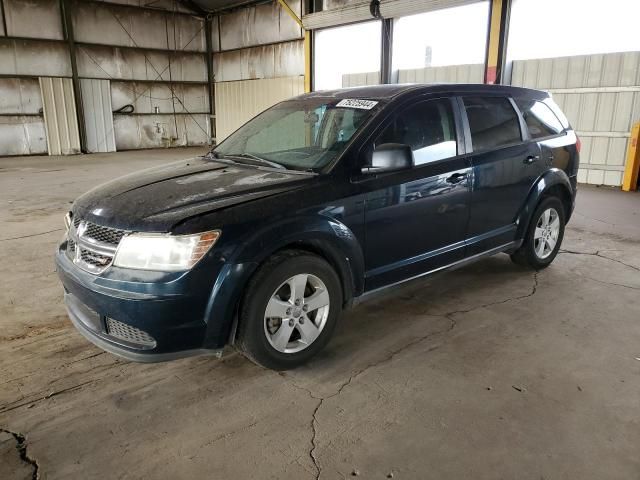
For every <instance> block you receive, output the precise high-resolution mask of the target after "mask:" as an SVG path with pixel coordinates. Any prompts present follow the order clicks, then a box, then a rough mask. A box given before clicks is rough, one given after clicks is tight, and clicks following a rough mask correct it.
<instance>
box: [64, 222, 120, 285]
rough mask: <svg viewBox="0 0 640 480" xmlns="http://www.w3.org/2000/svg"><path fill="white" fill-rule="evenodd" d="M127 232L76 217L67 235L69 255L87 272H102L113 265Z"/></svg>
mask: <svg viewBox="0 0 640 480" xmlns="http://www.w3.org/2000/svg"><path fill="white" fill-rule="evenodd" d="M127 233H128V232H127V231H126V230H119V229H117V228H111V227H104V226H102V225H97V224H95V223H91V222H87V221H83V220H82V219H81V218H74V219H73V222H72V226H71V228H70V229H69V233H68V237H67V257H69V259H70V260H71V261H73V263H75V264H76V265H78V267H80V268H81V269H83V270H85V271H87V272H90V273H94V274H98V273H101V272H103V271H104V270H105V269H106V268H107V267H108V266H109V265H111V262H112V261H113V257H114V256H115V253H116V249H117V248H118V244H119V243H120V240H122V237H124V236H125V235H126V234H127Z"/></svg>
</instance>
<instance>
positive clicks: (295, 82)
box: [215, 76, 304, 143]
mask: <svg viewBox="0 0 640 480" xmlns="http://www.w3.org/2000/svg"><path fill="white" fill-rule="evenodd" d="M215 91H216V94H215V100H216V135H217V139H216V140H217V142H218V143H220V142H221V141H222V140H224V139H225V138H226V137H227V136H229V134H231V133H233V131H235V130H236V129H237V128H238V127H240V126H241V125H242V124H244V123H245V122H246V121H248V120H250V119H251V118H253V117H254V116H256V115H257V114H258V113H260V112H262V111H263V110H265V109H267V108H269V107H270V106H272V105H274V104H276V103H278V102H280V101H282V100H285V99H287V98H290V97H295V96H296V95H300V94H302V93H304V77H302V76H295V77H285V78H270V79H261V80H244V81H237V82H222V83H216V88H215Z"/></svg>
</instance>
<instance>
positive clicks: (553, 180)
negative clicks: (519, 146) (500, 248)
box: [516, 168, 575, 239]
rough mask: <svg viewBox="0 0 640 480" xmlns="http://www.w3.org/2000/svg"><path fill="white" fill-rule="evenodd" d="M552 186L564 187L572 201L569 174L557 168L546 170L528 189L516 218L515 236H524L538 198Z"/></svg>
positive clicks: (538, 201)
mask: <svg viewBox="0 0 640 480" xmlns="http://www.w3.org/2000/svg"><path fill="white" fill-rule="evenodd" d="M554 187H560V188H562V189H565V190H566V193H567V194H568V196H569V198H571V201H572V202H573V201H574V198H575V191H574V189H573V187H572V185H571V180H570V179H569V176H568V175H567V174H566V173H565V172H564V171H563V170H560V169H559V168H552V169H549V170H547V171H546V172H545V173H544V174H543V175H542V176H541V177H540V178H538V180H537V181H536V183H535V184H534V186H533V187H532V188H531V190H530V191H529V195H528V196H527V201H526V202H525V204H524V206H523V208H522V210H521V211H520V215H519V216H518V219H517V224H518V229H517V235H516V238H518V239H520V238H524V236H525V234H526V231H527V227H528V226H529V222H530V221H531V216H532V215H533V212H534V211H535V209H536V207H537V205H538V203H540V199H541V198H542V197H543V196H545V195H546V194H547V193H548V192H549V190H550V189H552V188H554Z"/></svg>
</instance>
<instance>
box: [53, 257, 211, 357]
mask: <svg viewBox="0 0 640 480" xmlns="http://www.w3.org/2000/svg"><path fill="white" fill-rule="evenodd" d="M56 267H57V271H58V276H59V277H60V280H61V281H62V283H63V285H64V290H65V306H66V308H67V312H68V314H69V318H70V319H71V321H72V322H73V324H74V326H75V327H76V328H77V329H78V331H79V332H80V333H81V334H82V335H83V336H84V337H86V338H87V339H88V340H89V341H91V342H92V343H94V344H95V345H97V346H98V347H100V348H102V349H103V350H106V351H108V352H110V353H113V354H115V355H118V356H120V357H123V358H126V359H128V360H132V361H137V362H159V361H166V360H173V359H176V358H181V357H185V356H190V355H196V354H203V353H210V354H216V355H219V354H220V352H221V350H219V349H209V348H207V346H206V331H207V323H206V321H205V311H206V306H207V301H208V295H207V294H205V293H203V294H202V295H198V294H197V293H194V294H190V293H187V292H189V291H190V290H193V289H192V288H190V285H185V287H184V288H183V290H185V291H181V287H180V283H181V282H182V283H188V281H187V280H185V279H184V278H180V277H178V278H170V279H169V280H170V281H169V282H162V281H158V282H149V281H141V280H142V279H139V278H138V279H136V278H132V279H124V278H123V279H119V280H115V279H113V278H111V279H108V278H103V277H100V276H96V275H93V274H90V273H87V272H84V271H81V270H80V269H78V268H77V267H76V266H75V265H74V264H73V263H72V262H71V261H70V260H69V259H68V258H67V256H66V255H65V254H64V252H63V251H58V253H57V255H56ZM146 280H149V279H146ZM169 284H170V286H169V287H168V286H167V285H169ZM204 290H206V289H204ZM114 326H116V327H117V328H114Z"/></svg>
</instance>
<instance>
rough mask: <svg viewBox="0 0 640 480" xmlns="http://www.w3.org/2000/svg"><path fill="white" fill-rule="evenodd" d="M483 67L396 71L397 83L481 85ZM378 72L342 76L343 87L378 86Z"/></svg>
mask: <svg viewBox="0 0 640 480" xmlns="http://www.w3.org/2000/svg"><path fill="white" fill-rule="evenodd" d="M483 80H484V65H482V64H470V65H448V66H444V67H425V68H413V69H407V70H398V83H482V82H483ZM379 83H380V72H366V73H348V74H345V75H343V76H342V86H343V87H362V86H365V85H378V84H379Z"/></svg>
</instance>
